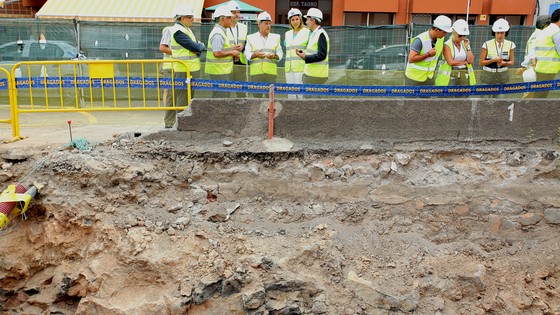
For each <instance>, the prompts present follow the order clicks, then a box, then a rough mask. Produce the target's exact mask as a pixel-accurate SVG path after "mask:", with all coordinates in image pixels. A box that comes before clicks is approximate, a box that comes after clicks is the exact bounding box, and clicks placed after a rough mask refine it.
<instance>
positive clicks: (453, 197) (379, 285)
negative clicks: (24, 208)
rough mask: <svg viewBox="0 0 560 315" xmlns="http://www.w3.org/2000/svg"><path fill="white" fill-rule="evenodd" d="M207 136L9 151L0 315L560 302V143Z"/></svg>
mask: <svg viewBox="0 0 560 315" xmlns="http://www.w3.org/2000/svg"><path fill="white" fill-rule="evenodd" d="M229 145H230V143H228V146H229ZM198 148H199V147H197V146H194V145H192V144H189V145H187V144H185V143H184V142H170V141H164V140H148V139H142V138H128V137H123V138H120V139H115V140H112V141H108V142H104V143H100V144H99V145H98V146H97V147H96V148H95V149H94V150H93V151H91V152H80V151H78V150H60V151H54V150H50V149H47V148H37V149H34V150H27V151H23V150H21V149H19V150H20V151H18V149H14V150H11V151H9V152H4V154H3V158H4V160H3V163H2V172H0V180H2V181H3V182H4V186H7V185H8V184H11V183H14V182H18V181H21V182H23V183H24V184H26V185H29V184H30V183H31V182H33V181H36V182H41V183H43V184H45V187H44V188H43V189H42V190H41V191H40V194H39V195H38V196H37V198H35V199H34V200H33V201H32V205H31V207H30V208H29V210H28V212H27V213H28V219H27V220H25V221H23V220H21V218H19V217H18V218H16V219H14V220H13V221H12V222H10V223H9V224H8V225H7V226H6V227H5V228H4V229H2V230H0V237H1V239H2V244H1V246H0V284H1V285H0V305H1V306H0V312H1V313H4V314H21V313H25V314H185V313H188V314H336V315H338V314H405V313H416V314H560V193H559V192H560V155H559V152H558V150H557V147H554V148H552V149H551V148H546V147H530V146H525V147H519V148H511V149H503V148H499V147H498V146H483V147H478V148H476V147H468V148H467V147H457V148H443V147H439V146H437V145H432V146H423V147H421V148H419V147H418V146H410V147H409V148H406V146H401V147H399V148H397V147H388V148H384V149H377V150H374V149H372V148H371V147H369V148H362V149H349V150H340V149H336V150H334V149H324V150H309V149H308V150H305V149H298V148H295V149H292V150H291V151H288V152H263V151H258V150H249V149H246V148H245V149H244V148H242V147H239V146H237V144H233V146H231V147H227V148H222V150H214V151H212V152H210V151H204V150H200V149H198Z"/></svg>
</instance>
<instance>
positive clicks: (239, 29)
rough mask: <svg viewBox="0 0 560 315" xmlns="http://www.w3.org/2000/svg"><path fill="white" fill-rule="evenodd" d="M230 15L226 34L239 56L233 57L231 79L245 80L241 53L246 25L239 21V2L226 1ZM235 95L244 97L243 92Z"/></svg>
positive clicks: (243, 60) (244, 60) (244, 64)
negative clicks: (229, 24) (230, 20)
mask: <svg viewBox="0 0 560 315" xmlns="http://www.w3.org/2000/svg"><path fill="white" fill-rule="evenodd" d="M227 6H228V7H229V9H230V11H231V15H232V22H231V23H232V25H231V27H230V28H229V32H228V36H229V42H230V45H231V46H232V47H233V49H235V50H238V51H239V52H240V54H239V57H235V58H233V73H232V76H231V78H230V79H231V80H232V81H241V82H247V66H246V65H247V59H245V55H243V50H245V43H246V42H247V25H245V24H243V23H241V22H239V19H240V18H241V7H240V6H239V3H237V2H236V1H234V0H231V1H230V2H228V3H227ZM236 96H237V97H246V96H247V95H246V94H245V92H236Z"/></svg>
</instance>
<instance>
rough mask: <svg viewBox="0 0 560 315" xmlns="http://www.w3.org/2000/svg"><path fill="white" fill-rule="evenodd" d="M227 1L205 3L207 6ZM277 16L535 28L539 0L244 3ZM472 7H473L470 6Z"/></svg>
mask: <svg viewBox="0 0 560 315" xmlns="http://www.w3.org/2000/svg"><path fill="white" fill-rule="evenodd" d="M223 2H224V0H205V2H204V7H205V8H206V7H210V6H212V5H215V4H219V3H223ZM244 2H246V3H248V4H251V5H253V6H255V7H258V8H261V9H263V10H265V11H267V12H268V13H270V15H271V16H272V17H273V19H274V21H273V23H276V24H284V23H286V22H287V13H288V11H289V10H290V7H298V8H300V9H301V10H302V12H304V14H305V12H306V11H307V9H309V8H311V7H317V8H319V9H321V11H323V14H324V17H325V25H333V26H338V25H387V24H389V25H391V24H395V25H396V24H409V23H411V22H413V23H431V21H432V20H433V18H435V16H437V15H439V14H445V15H447V16H449V17H451V18H452V19H453V20H455V19H458V18H463V19H465V18H467V7H468V19H469V24H474V25H488V24H492V23H493V22H494V21H495V20H497V19H498V18H506V19H507V20H508V21H509V22H510V24H512V25H527V26H530V25H533V24H534V18H535V12H536V6H537V0H315V1H306V0H303V1H297V0H276V1H262V0H244ZM469 4H470V5H469Z"/></svg>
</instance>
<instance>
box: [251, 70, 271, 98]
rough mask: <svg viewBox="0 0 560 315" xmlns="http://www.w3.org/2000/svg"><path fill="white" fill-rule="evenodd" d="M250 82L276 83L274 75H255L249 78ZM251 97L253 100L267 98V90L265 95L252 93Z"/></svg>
mask: <svg viewBox="0 0 560 315" xmlns="http://www.w3.org/2000/svg"><path fill="white" fill-rule="evenodd" d="M251 82H269V83H275V82H276V75H273V74H257V75H252V76H251ZM253 97H255V98H263V97H268V90H266V92H265V93H253Z"/></svg>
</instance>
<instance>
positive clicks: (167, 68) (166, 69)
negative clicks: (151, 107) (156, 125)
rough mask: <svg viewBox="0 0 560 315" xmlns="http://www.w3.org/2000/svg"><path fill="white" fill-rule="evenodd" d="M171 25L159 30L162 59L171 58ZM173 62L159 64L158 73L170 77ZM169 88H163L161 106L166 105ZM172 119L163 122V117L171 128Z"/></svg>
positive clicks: (166, 124)
mask: <svg viewBox="0 0 560 315" xmlns="http://www.w3.org/2000/svg"><path fill="white" fill-rule="evenodd" d="M172 28H173V26H166V27H164V28H163V30H162V31H161V39H160V41H159V51H160V52H161V53H163V60H171V59H173V52H172V51H171V29H172ZM172 69H173V64H172V63H171V62H164V63H163V64H162V66H161V69H160V73H161V75H162V76H163V77H164V78H171V72H172V71H173V70H172ZM168 93H169V89H163V95H162V98H163V107H167V97H168ZM174 123H175V122H174V120H173V121H171V119H170V121H169V122H168V123H167V122H165V117H164V124H165V126H166V127H169V128H171V126H173V124H174Z"/></svg>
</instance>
